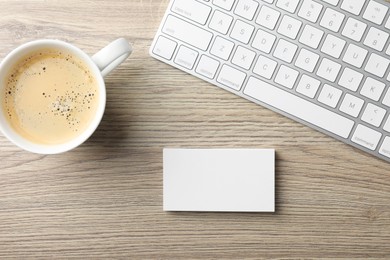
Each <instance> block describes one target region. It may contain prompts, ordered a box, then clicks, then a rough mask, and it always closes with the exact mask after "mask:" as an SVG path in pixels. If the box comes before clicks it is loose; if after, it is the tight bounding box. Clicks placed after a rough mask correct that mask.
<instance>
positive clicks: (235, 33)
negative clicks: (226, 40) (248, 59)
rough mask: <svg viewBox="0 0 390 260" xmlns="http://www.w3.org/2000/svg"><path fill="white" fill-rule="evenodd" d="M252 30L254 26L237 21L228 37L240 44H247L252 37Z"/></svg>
mask: <svg viewBox="0 0 390 260" xmlns="http://www.w3.org/2000/svg"><path fill="white" fill-rule="evenodd" d="M254 29H255V27H254V26H252V25H250V24H247V23H245V22H243V21H240V20H237V21H236V23H235V24H234V27H233V30H232V32H231V34H230V37H232V38H233V39H235V40H237V41H240V42H242V43H245V44H248V42H249V40H250V38H251V37H252V34H253V30H254Z"/></svg>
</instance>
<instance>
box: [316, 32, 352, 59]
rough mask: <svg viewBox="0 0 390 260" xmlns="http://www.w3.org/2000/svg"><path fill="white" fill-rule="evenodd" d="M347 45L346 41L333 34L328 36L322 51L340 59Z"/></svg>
mask: <svg viewBox="0 0 390 260" xmlns="http://www.w3.org/2000/svg"><path fill="white" fill-rule="evenodd" d="M345 43H346V42H345V41H344V40H342V39H340V38H338V37H336V36H334V35H332V34H328V35H327V36H326V38H325V41H324V43H323V44H322V48H321V51H322V52H323V53H326V54H328V55H330V56H332V57H334V58H336V59H338V58H340V55H341V53H342V52H343V50H344V46H345Z"/></svg>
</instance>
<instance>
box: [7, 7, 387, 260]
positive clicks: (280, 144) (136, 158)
mask: <svg viewBox="0 0 390 260" xmlns="http://www.w3.org/2000/svg"><path fill="white" fill-rule="evenodd" d="M167 4H168V0H164V1H162V0H159V1H158V0H148V1H147V0H138V1H136V0H115V1H108V0H94V1H92V0H85V1H76V0H67V1H60V0H50V1H48V0H23V1H22V0H14V1H6V0H0V46H1V47H0V57H2V58H4V57H5V55H6V54H7V53H8V52H9V51H11V50H12V49H13V48H15V47H16V46H18V45H20V44H22V43H25V42H27V41H30V40H35V39H39V38H55V39H61V40H65V41H68V42H71V43H73V44H75V45H77V46H78V47H80V48H81V49H83V50H85V51H86V52H87V53H89V54H93V53H95V52H96V51H98V50H99V48H101V47H103V46H104V45H106V44H107V43H109V42H110V41H112V40H114V39H116V38H117V37H121V36H123V37H126V38H127V39H128V40H129V41H130V42H131V43H132V44H133V47H134V53H133V54H132V56H131V57H130V58H129V59H128V60H127V61H126V62H125V63H123V64H122V66H120V67H119V68H118V69H117V70H115V71H114V72H113V73H112V74H110V75H109V76H108V77H107V78H106V85H107V92H108V93H107V99H108V100H107V109H106V113H105V116H104V118H103V121H102V123H101V125H100V126H99V128H98V130H97V131H96V132H95V134H94V135H93V136H92V137H91V138H90V139H89V140H88V141H87V142H86V143H85V144H84V145H82V146H81V147H79V148H77V149H75V150H74V151H71V152H68V153H65V154H61V155H54V156H42V155H35V154H31V153H28V152H24V151H21V150H20V149H19V148H17V147H15V146H14V145H12V144H11V143H10V142H9V141H8V140H6V138H5V137H3V136H2V135H0V161H1V164H0V165H1V168H0V258H6V259H12V258H14V259H25V258H40V259H53V258H55V259H57V258H72V257H74V258H94V259H95V258H96V259H107V258H120V259H127V258H131V259H178V258H182V259H189V258H215V259H216V258H218V259H220V258H224V259H228V258H234V259H244V258H245V259H250V258H253V259H254V258H333V259H334V258H360V259H367V258H376V259H377V258H387V259H389V258H390V246H389V245H390V164H388V163H385V162H383V161H381V160H378V159H374V158H373V157H371V156H368V155H366V154H364V153H362V152H360V151H358V150H356V149H354V148H352V147H349V146H347V145H344V144H342V143H340V142H338V141H335V140H333V139H332V138H330V137H327V136H325V135H323V134H321V133H319V132H316V131H314V130H311V129H309V128H308V127H305V126H303V125H301V124H298V123H295V122H293V121H291V120H289V119H287V118H285V117H282V116H279V115H277V114H275V113H274V112H272V111H270V110H267V109H264V108H261V107H259V106H257V105H255V104H252V103H250V102H247V101H245V100H243V99H241V98H239V97H236V96H234V95H232V94H230V93H227V92H225V91H223V90H221V89H219V88H217V87H214V86H212V85H210V84H207V83H205V82H203V81H201V80H199V79H196V78H194V77H192V76H189V75H186V74H185V73H183V72H181V71H179V70H176V69H173V68H171V67H169V66H167V65H165V64H162V63H160V62H158V61H156V60H154V59H152V58H151V57H149V55H148V48H149V46H150V44H151V40H152V38H153V36H154V33H155V31H156V29H157V27H158V25H159V23H160V20H161V18H162V15H163V13H164V11H165V8H166V6H167ZM163 147H207V148H216V147H253V148H275V149H276V151H277V161H276V208H277V211H276V213H274V214H251V213H250V214H244V213H235V214H232V213H190V212H188V213H167V212H163V211H162V192H163V191H162V149H163Z"/></svg>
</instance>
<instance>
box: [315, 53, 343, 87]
mask: <svg viewBox="0 0 390 260" xmlns="http://www.w3.org/2000/svg"><path fill="white" fill-rule="evenodd" d="M340 69H341V65H340V64H339V63H336V62H334V61H331V60H329V59H327V58H323V59H322V61H321V64H320V67H319V68H318V71H317V75H318V76H320V77H321V78H324V79H327V80H329V81H331V82H334V81H335V80H336V78H337V75H338V74H339V71H340Z"/></svg>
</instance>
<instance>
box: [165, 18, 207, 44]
mask: <svg viewBox="0 0 390 260" xmlns="http://www.w3.org/2000/svg"><path fill="white" fill-rule="evenodd" d="M162 32H163V33H165V34H167V35H169V36H172V37H174V38H176V39H178V40H180V41H183V42H185V43H188V44H189V45H192V46H194V47H196V48H198V49H201V50H204V51H205V50H206V49H207V47H208V46H209V44H210V41H211V38H212V37H213V34H212V33H210V32H208V31H206V30H203V29H202V28H199V27H197V26H195V25H193V24H190V23H189V22H186V21H184V20H182V19H179V18H177V17H175V16H172V15H168V18H167V20H166V21H165V24H164V26H163V29H162Z"/></svg>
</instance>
